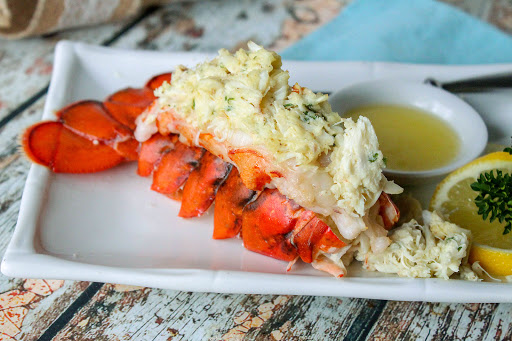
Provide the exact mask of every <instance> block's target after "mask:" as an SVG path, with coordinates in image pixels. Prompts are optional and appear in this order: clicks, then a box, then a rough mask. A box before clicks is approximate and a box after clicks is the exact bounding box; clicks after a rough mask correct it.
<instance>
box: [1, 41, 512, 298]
mask: <svg viewBox="0 0 512 341" xmlns="http://www.w3.org/2000/svg"><path fill="white" fill-rule="evenodd" d="M208 57H211V55H203V54H192V53H171V52H169V53H163V52H143V51H131V50H130V51H128V50H119V49H111V48H103V47H96V46H89V45H85V44H81V43H72V42H61V43H59V44H58V46H57V50H56V57H55V64H54V71H53V76H52V81H51V85H50V89H49V93H48V97H47V101H46V105H45V109H44V114H43V119H53V118H54V112H55V110H56V109H59V108H61V107H63V106H64V105H66V104H69V103H71V102H73V101H77V100H80V99H98V100H102V99H104V98H105V97H106V96H107V95H108V94H111V93H113V92H115V91H116V90H119V89H121V88H125V87H128V86H132V87H140V86H142V85H143V84H144V83H145V81H146V80H147V79H149V78H150V77H151V76H153V75H155V74H158V73H162V72H167V71H170V70H171V69H172V68H173V66H174V65H177V64H185V65H194V64H196V63H197V62H199V61H202V60H204V59H206V58H208ZM284 67H285V68H286V69H288V70H290V73H291V75H292V76H291V78H292V79H291V80H290V82H291V83H293V82H299V83H300V84H301V85H303V86H307V87H310V88H312V89H314V90H319V91H328V92H332V91H335V90H338V89H339V88H342V87H344V86H348V85H350V84H354V83H356V82H361V81H365V80H372V79H381V78H400V79H408V80H416V81H422V80H423V79H425V78H426V77H435V78H438V79H439V80H441V81H443V80H450V79H456V78H463V77H468V76H477V75H481V74H489V73H494V72H502V71H507V70H511V69H512V65H483V66H439V65H412V64H408V65H405V64H390V63H368V62H364V63H363V62H288V61H285V62H284ZM465 99H466V100H467V101H468V102H469V103H470V104H472V105H473V106H474V107H475V109H476V110H477V111H478V112H479V113H480V114H481V115H482V117H483V119H484V121H485V123H486V125H487V128H488V131H489V142H491V143H501V144H508V143H509V139H510V135H511V132H512V120H511V119H510V108H511V107H512V97H511V96H510V93H509V92H503V91H502V92H493V93H485V94H475V95H467V96H466V97H465ZM150 183H151V179H149V178H141V177H139V176H137V175H136V174H135V165H133V164H125V165H122V166H120V167H117V168H114V169H111V170H109V171H105V172H101V173H96V174H87V175H72V174H52V173H50V172H49V171H48V170H47V169H45V168H43V167H41V166H38V165H32V167H31V169H30V172H29V175H28V178H27V182H26V186H25V190H24V192H23V198H22V201H21V208H20V214H19V218H18V224H17V226H16V230H15V232H14V236H13V238H12V240H11V242H10V244H9V246H8V248H7V251H6V253H5V255H4V258H3V261H2V272H3V273H4V274H5V275H7V276H12V277H25V278H55V279H72V280H87V281H98V282H112V283H123V284H132V285H141V286H148V287H157V288H167V289H176V290H184V291H202V292H221V293H246V294H294V295H328V296H345V297H362V298H377V299H389V300H414V301H441V302H512V285H510V284H503V283H473V282H465V281H460V280H447V281H446V280H439V279H406V278H398V277H394V276H386V275H379V274H376V273H371V272H365V271H362V270H361V269H360V266H359V265H358V264H357V263H356V264H354V265H353V266H351V268H350V270H349V276H347V277H345V278H342V279H336V278H332V277H330V276H328V275H326V274H324V273H321V272H319V271H316V270H314V269H313V268H312V267H310V266H309V265H306V264H297V265H296V266H295V267H294V268H293V270H292V271H290V272H288V273H287V272H286V265H287V264H286V263H285V262H281V261H277V260H274V259H271V258H268V257H265V256H261V255H259V254H256V253H252V252H250V251H247V250H245V249H244V248H243V246H242V243H241V240H239V239H230V240H213V239H211V234H212V216H211V215H206V216H204V217H202V218H198V219H191V220H184V219H181V218H179V217H178V216H177V213H178V209H179V204H178V203H176V202H174V201H172V200H170V199H168V198H166V197H165V196H163V195H160V194H158V193H155V192H153V191H151V190H150V189H149V187H150ZM418 191H419V192H420V193H422V194H423V198H422V199H423V200H424V201H426V200H428V196H429V195H430V191H431V188H430V189H429V188H425V189H421V188H419V189H418Z"/></svg>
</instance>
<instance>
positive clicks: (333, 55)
mask: <svg viewBox="0 0 512 341" xmlns="http://www.w3.org/2000/svg"><path fill="white" fill-rule="evenodd" d="M281 55H282V57H283V59H292V60H345V61H346V60H353V61H387V62H404V63H431V64H489V63H510V62H512V38H511V37H510V36H508V35H507V34H505V33H503V32H501V31H499V30H497V29H496V28H494V27H492V26H490V25H488V24H486V23H484V22H482V21H480V20H478V19H476V18H474V17H472V16H470V15H468V14H466V13H464V12H462V11H460V10H458V9H456V8H454V7H451V6H449V5H446V4H443V3H440V2H436V1H432V0H354V1H353V2H352V3H351V4H349V5H348V6H347V7H346V8H345V9H344V10H343V11H342V12H341V14H340V15H339V16H338V17H336V18H335V19H334V20H333V21H331V22H330V23H328V24H326V25H324V26H323V27H321V28H320V29H318V30H317V31H315V32H313V33H312V34H310V35H308V36H306V37H305V38H303V39H302V40H300V41H299V42H297V43H296V44H294V45H292V46H291V47H290V48H288V49H286V50H285V51H283V53H281Z"/></svg>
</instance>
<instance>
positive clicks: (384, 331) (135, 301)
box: [0, 0, 512, 340]
mask: <svg viewBox="0 0 512 341" xmlns="http://www.w3.org/2000/svg"><path fill="white" fill-rule="evenodd" d="M348 2H349V1H348V0H293V1H292V0H290V1H285V0H282V1H275V2H270V1H249V0H244V1H240V2H238V3H237V4H236V5H234V4H233V3H232V2H227V1H218V2H209V1H205V2H198V3H195V4H190V3H180V4H172V5H169V6H166V7H164V8H162V9H159V10H157V11H153V12H149V13H148V14H147V15H146V16H144V17H142V18H141V20H140V21H136V25H130V24H127V23H124V24H113V25H105V26H99V27H96V28H90V29H84V30H77V31H71V32H66V33H60V34H57V35H53V36H51V37H46V38H42V39H28V40H23V41H16V42H6V41H0V122H3V123H2V125H3V126H2V125H0V193H2V196H1V197H0V231H1V232H0V252H1V253H3V251H4V250H5V247H6V245H7V243H8V241H9V239H10V237H11V235H12V231H13V229H14V226H15V223H16V218H17V214H18V211H19V203H20V198H21V193H22V189H23V185H24V181H25V179H26V176H27V172H28V167H29V163H28V162H27V161H26V160H25V159H24V158H23V157H22V156H21V154H20V153H19V151H18V147H17V139H18V135H19V133H20V132H21V131H22V130H23V129H24V128H25V127H26V126H28V125H30V124H31V123H33V122H35V121H37V120H38V119H39V117H40V115H41V112H42V105H43V102H44V93H45V87H46V85H47V83H48V81H49V77H50V73H51V68H52V65H51V63H52V56H53V46H54V45H55V43H56V41H57V40H58V39H73V40H80V41H84V42H91V43H98V44H101V43H106V42H107V43H109V44H111V45H113V46H118V47H123V48H145V49H155V50H194V51H208V52H213V51H215V50H217V49H219V48H221V47H227V48H230V49H234V48H237V47H239V46H241V45H243V44H244V43H245V42H246V41H247V40H249V39H253V40H255V41H257V42H259V43H261V44H263V45H265V46H270V47H272V48H274V49H276V50H281V49H283V48H285V47H286V46H288V45H289V44H291V43H292V42H294V41H296V40H297V39H299V38H300V37H301V36H303V35H305V34H307V33H308V32H310V31H311V30H314V29H315V28H317V27H318V26H321V25H322V24H324V23H325V22H327V21H328V20H330V19H332V18H333V17H334V16H336V15H337V13H339V11H340V10H341V8H342V7H343V6H344V5H345V4H346V3H348ZM446 2H448V3H452V4H454V5H456V6H458V7H461V8H463V9H464V10H466V11H467V12H468V13H471V14H472V15H475V16H477V17H480V18H483V19H484V20H487V21H490V22H493V23H494V24H496V25H497V26H499V27H500V28H501V29H503V30H505V31H512V20H510V18H512V4H511V3H510V1H506V0H493V1H492V2H488V1H483V0H446ZM212 13H222V17H221V19H220V20H219V19H215V18H214V16H212ZM233 27H236V30H233ZM120 31H122V32H121V33H122V34H120ZM14 116H15V118H14V119H11V120H10V121H9V122H7V120H6V119H5V118H6V117H7V118H11V117H14ZM2 119H3V121H2ZM4 124H5V125H4ZM26 283H27V282H26V281H25V280H23V279H10V278H6V277H4V276H0V293H4V294H5V293H16V294H20V297H26V298H27V297H28V298H29V299H30V301H29V302H28V303H26V304H25V303H24V302H25V301H24V302H22V303H23V304H22V305H21V306H17V307H14V308H12V309H16V311H17V312H19V313H20V314H26V315H23V316H24V320H22V325H21V331H20V332H18V334H15V335H13V339H17V340H36V339H38V338H40V337H41V340H50V339H55V340H127V339H132V340H171V339H173V340H219V339H226V340H229V339H231V340H239V339H242V338H244V339H246V340H319V339H328V340H330V339H342V338H346V339H349V340H365V339H367V340H374V339H379V340H395V339H402V340H409V339H425V340H443V339H460V340H463V339H464V340H466V339H467V340H480V339H493V340H510V339H512V326H511V319H512V316H511V315H512V314H511V313H512V304H441V303H437V304H432V303H421V302H386V301H378V300H364V299H350V298H334V297H310V296H291V297H290V296H273V295H224V294H202V293H188V292H178V291H171V290H160V289H149V288H133V287H127V286H123V285H113V284H107V285H102V284H98V283H94V284H90V283H88V282H73V281H66V282H64V283H63V286H62V287H60V288H58V289H56V290H55V292H54V293H52V294H50V295H47V296H45V295H42V294H31V293H30V292H29V293H28V294H24V293H25V292H27V291H28V290H27V286H26ZM24 284H25V286H24ZM2 297H3V296H1V294H0V303H1V302H2V299H1V298H2ZM2 311H5V309H4V310H2V306H0V319H2V316H5V313H2ZM2 314H4V315H2ZM20 316H21V315H20ZM4 321H6V320H5V319H4V320H1V321H0V332H3V331H4V329H1V328H3V327H8V326H7V325H6V324H4V323H3V322H4ZM7 322H10V323H11V324H12V321H10V320H9V321H7ZM15 322H16V321H15ZM18 322H20V321H18ZM20 323H21V322H20ZM9 326H10V328H11V329H10V330H11V331H12V330H15V329H14V327H12V325H9ZM49 326H50V328H48V327H49ZM54 336H55V338H54ZM0 339H1V340H4V339H5V340H7V339H9V338H8V336H6V335H4V334H0Z"/></svg>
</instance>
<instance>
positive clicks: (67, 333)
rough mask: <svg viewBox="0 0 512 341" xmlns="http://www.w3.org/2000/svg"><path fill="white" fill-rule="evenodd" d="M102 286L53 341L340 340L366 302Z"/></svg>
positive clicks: (365, 306)
mask: <svg viewBox="0 0 512 341" xmlns="http://www.w3.org/2000/svg"><path fill="white" fill-rule="evenodd" d="M119 287H121V288H122V286H118V288H117V290H116V287H115V286H114V285H106V286H104V287H103V288H102V290H101V291H100V292H99V293H98V294H97V295H96V296H95V297H94V298H93V300H91V302H90V303H89V304H88V305H87V306H86V307H84V308H83V309H82V310H81V311H80V312H79V313H77V314H76V316H75V317H74V318H73V320H72V321H70V323H69V324H68V325H67V326H66V327H65V328H64V329H63V330H62V331H61V332H60V333H59V334H58V335H57V336H56V338H55V340H68V339H73V338H76V337H77V336H78V335H80V337H81V338H82V340H113V339H116V337H117V338H119V339H122V340H166V339H171V338H176V339H183V340H220V339H225V340H237V339H240V338H241V337H245V339H246V340H263V339H282V340H307V339H319V338H320V339H340V338H343V337H344V336H345V335H346V333H347V331H348V330H349V328H350V325H351V324H352V322H353V321H354V319H355V318H356V316H358V315H359V313H361V312H362V311H363V310H364V309H368V308H370V309H371V301H370V300H360V299H348V298H347V299H339V298H333V297H314V296H276V295H225V294H212V293H188V292H177V291H171V290H158V289H152V290H151V289H147V288H145V289H139V290H134V291H124V292H123V291H119Z"/></svg>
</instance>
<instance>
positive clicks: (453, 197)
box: [430, 152, 512, 276]
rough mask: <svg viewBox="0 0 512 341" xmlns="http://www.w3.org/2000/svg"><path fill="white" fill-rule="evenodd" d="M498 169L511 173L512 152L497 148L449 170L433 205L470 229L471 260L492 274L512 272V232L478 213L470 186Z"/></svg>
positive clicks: (500, 274) (436, 191)
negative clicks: (471, 242) (484, 174)
mask: <svg viewBox="0 0 512 341" xmlns="http://www.w3.org/2000/svg"><path fill="white" fill-rule="evenodd" d="M494 169H499V170H502V171H503V172H504V173H510V174H512V155H511V154H509V153H506V152H495V153H491V154H488V155H485V156H482V157H480V158H478V159H476V160H474V161H472V162H470V163H468V164H467V165H465V166H463V167H461V168H459V169H458V170H456V171H454V172H453V173H451V174H449V175H448V176H447V177H446V178H445V179H444V180H443V181H442V182H441V183H440V184H439V185H438V186H437V188H436V190H435V192H434V195H433V197H432V200H431V201H430V209H431V210H436V211H438V212H440V213H441V214H442V215H443V216H444V217H445V218H446V219H447V220H449V221H450V222H452V223H455V224H457V225H459V226H460V227H463V228H466V229H469V230H471V232H472V234H473V241H474V244H473V247H472V248H471V252H470V259H469V260H470V262H474V261H479V262H480V265H481V266H482V267H483V268H484V269H485V270H486V271H487V272H488V273H489V274H491V275H493V276H508V275H512V233H509V234H506V235H504V234H503V230H504V228H505V223H504V222H503V223H500V222H498V220H497V219H496V220H495V221H493V222H492V223H490V222H489V220H485V221H484V220H483V219H482V217H481V216H480V215H478V208H477V206H476V205H475V203H474V199H475V198H476V196H477V194H478V193H477V192H475V191H473V190H472V189H471V184H472V183H473V182H475V181H476V179H477V178H478V177H479V176H480V174H481V173H484V172H490V171H491V170H494Z"/></svg>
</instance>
